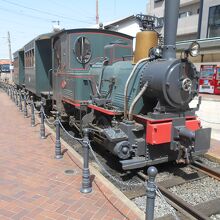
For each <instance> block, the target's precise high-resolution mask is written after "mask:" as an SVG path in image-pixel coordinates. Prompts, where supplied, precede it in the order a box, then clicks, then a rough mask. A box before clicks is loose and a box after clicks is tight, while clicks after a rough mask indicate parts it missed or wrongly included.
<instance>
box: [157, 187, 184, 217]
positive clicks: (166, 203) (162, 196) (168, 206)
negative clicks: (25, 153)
mask: <svg viewBox="0 0 220 220" xmlns="http://www.w3.org/2000/svg"><path fill="white" fill-rule="evenodd" d="M155 187H156V193H157V195H158V196H159V197H160V198H161V200H162V201H163V202H164V204H165V205H166V207H167V208H168V209H169V210H170V212H171V213H172V215H173V216H174V218H175V220H180V219H179V217H178V216H177V214H176V212H175V211H174V210H173V209H172V208H171V207H172V206H170V205H169V203H168V202H167V201H166V199H165V197H164V195H163V194H162V193H161V191H160V190H159V188H158V186H157V185H155Z"/></svg>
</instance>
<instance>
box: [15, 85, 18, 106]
mask: <svg viewBox="0 0 220 220" xmlns="http://www.w3.org/2000/svg"><path fill="white" fill-rule="evenodd" d="M15 97H16V106H18V90H17V89H16V91H15Z"/></svg>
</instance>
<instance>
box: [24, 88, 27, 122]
mask: <svg viewBox="0 0 220 220" xmlns="http://www.w3.org/2000/svg"><path fill="white" fill-rule="evenodd" d="M24 117H25V118H27V117H28V111H27V95H26V92H25V91H24Z"/></svg>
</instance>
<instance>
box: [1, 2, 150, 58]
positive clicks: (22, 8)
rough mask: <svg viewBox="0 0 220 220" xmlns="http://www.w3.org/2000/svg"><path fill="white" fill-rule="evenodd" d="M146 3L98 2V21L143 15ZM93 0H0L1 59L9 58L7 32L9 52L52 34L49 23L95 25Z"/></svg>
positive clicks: (75, 26)
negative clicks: (32, 40) (40, 36)
mask: <svg viewBox="0 0 220 220" xmlns="http://www.w3.org/2000/svg"><path fill="white" fill-rule="evenodd" d="M146 3H147V0H136V1H135V0H99V17H100V22H108V21H112V20H116V19H120V18H123V17H126V16H129V15H132V14H138V13H141V12H142V13H144V14H145V13H146ZM95 8H96V0H19V1H17V0H0V26H1V28H0V59H1V58H8V57H9V52H8V41H7V32H8V31H9V32H10V35H11V45H12V53H13V52H15V51H16V50H17V49H20V48H21V47H22V46H23V45H24V44H26V43H27V42H29V41H30V40H31V39H33V38H34V37H36V36H37V35H39V34H42V33H47V32H50V31H52V22H53V21H58V20H59V21H60V25H61V27H62V28H65V29H72V28H79V27H90V26H92V25H94V24H95V13H96V12H95Z"/></svg>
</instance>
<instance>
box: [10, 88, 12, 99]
mask: <svg viewBox="0 0 220 220" xmlns="http://www.w3.org/2000/svg"><path fill="white" fill-rule="evenodd" d="M10 99H11V100H12V87H11V86H10Z"/></svg>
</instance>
